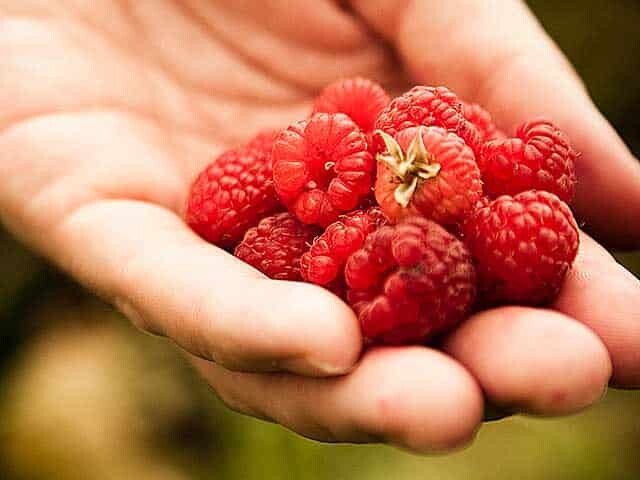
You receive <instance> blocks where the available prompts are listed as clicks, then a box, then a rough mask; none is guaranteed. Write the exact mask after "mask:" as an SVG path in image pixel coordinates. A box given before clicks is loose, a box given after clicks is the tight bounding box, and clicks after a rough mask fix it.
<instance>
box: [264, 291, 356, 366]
mask: <svg viewBox="0 0 640 480" xmlns="http://www.w3.org/2000/svg"><path fill="white" fill-rule="evenodd" d="M270 283H272V285H271V288H274V289H277V290H279V291H282V293H283V295H282V297H283V298H282V301H283V304H282V306H283V307H284V310H285V311H286V312H283V314H285V313H286V314H287V315H289V316H290V317H291V318H292V319H295V324H294V325H292V327H293V328H296V329H297V330H298V331H297V332H296V334H295V335H294V338H293V340H292V341H293V342H295V345H292V348H293V350H294V351H295V354H294V355H292V356H291V357H290V358H288V359H286V360H284V361H283V362H281V366H282V367H283V368H284V369H286V370H289V371H292V372H295V373H299V374H302V375H310V376H321V377H322V376H335V375H343V374H345V373H348V372H350V371H351V370H352V369H353V367H354V365H355V364H356V362H357V361H358V358H359V357H360V352H361V350H362V336H361V333H360V326H359V324H358V320H357V318H356V317H355V314H354V313H353V311H352V310H351V309H350V308H349V307H348V306H347V305H346V304H345V303H344V302H342V301H341V300H340V299H339V298H338V297H337V296H335V295H333V294H332V293H331V292H329V291H327V290H325V289H323V288H320V287H318V286H316V285H311V284H307V283H298V282H270Z"/></svg>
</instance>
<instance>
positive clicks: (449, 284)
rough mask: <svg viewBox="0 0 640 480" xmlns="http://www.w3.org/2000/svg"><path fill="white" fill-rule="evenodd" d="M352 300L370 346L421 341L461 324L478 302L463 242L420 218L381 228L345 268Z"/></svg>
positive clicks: (474, 280) (467, 252)
mask: <svg viewBox="0 0 640 480" xmlns="http://www.w3.org/2000/svg"><path fill="white" fill-rule="evenodd" d="M345 278H346V281H347V285H348V286H349V292H348V294H347V296H348V299H349V302H350V303H351V305H352V307H353V309H354V310H355V311H356V313H357V314H358V317H359V319H360V323H361V326H362V331H363V335H364V337H365V339H366V340H367V341H369V342H376V343H385V344H403V343H414V342H422V341H424V340H427V339H429V338H431V337H433V336H434V335H436V334H439V333H442V332H443V331H445V330H447V329H449V328H451V327H452V326H454V325H455V324H457V323H458V322H460V321H461V320H462V319H463V318H464V317H465V315H466V314H467V312H468V311H469V309H470V307H471V305H472V304H473V301H474V298H475V290H476V286H475V282H476V276H475V269H474V267H473V263H472V261H471V255H470V253H469V251H468V250H467V248H466V247H465V246H464V244H463V243H462V242H461V241H460V240H458V239H456V238H455V237H454V236H453V235H451V234H450V233H449V232H447V231H446V230H445V229H444V228H442V227H441V226H439V225H438V224H436V223H434V222H432V221H430V220H427V219H425V218H421V217H414V218H410V219H407V220H406V221H404V222H403V223H401V224H398V225H395V226H383V227H380V228H379V229H378V230H376V231H375V232H374V233H372V234H370V235H369V236H368V237H367V240H366V242H365V245H364V247H363V248H362V249H360V250H358V251H357V252H355V253H354V254H353V255H351V257H349V260H348V261H347V265H346V268H345Z"/></svg>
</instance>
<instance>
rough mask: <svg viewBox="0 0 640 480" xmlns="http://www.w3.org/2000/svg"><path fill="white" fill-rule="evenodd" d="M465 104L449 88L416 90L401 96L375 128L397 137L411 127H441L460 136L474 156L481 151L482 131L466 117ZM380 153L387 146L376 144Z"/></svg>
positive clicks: (385, 111)
mask: <svg viewBox="0 0 640 480" xmlns="http://www.w3.org/2000/svg"><path fill="white" fill-rule="evenodd" d="M463 110H464V107H463V104H462V102H461V101H460V100H459V99H458V97H457V96H456V94H455V93H453V92H452V91H451V90H449V89H448V88H446V87H424V86H418V87H413V88H412V89H411V90H409V91H408V92H406V93H404V94H402V95H400V96H399V97H397V98H395V99H394V100H392V101H391V103H389V105H387V107H386V108H385V109H384V110H382V112H380V115H379V116H378V120H377V121H376V128H377V129H378V130H382V131H384V132H385V133H388V134H389V135H390V136H392V137H395V136H396V134H397V133H398V132H399V131H401V130H404V129H405V128H409V127H417V126H420V125H423V126H425V127H429V126H435V127H442V128H444V129H445V130H448V131H450V132H453V133H455V134H457V135H458V136H459V137H460V138H462V139H463V140H464V141H465V142H466V144H467V145H469V146H470V147H471V149H472V150H473V151H474V153H476V154H477V153H479V152H480V149H481V147H482V136H481V134H480V131H479V130H478V129H477V128H476V126H475V125H473V124H472V123H471V122H468V121H467V120H466V119H465V117H464V114H463ZM376 146H377V147H378V149H377V151H378V152H379V151H381V150H384V146H383V145H381V144H380V143H379V142H376Z"/></svg>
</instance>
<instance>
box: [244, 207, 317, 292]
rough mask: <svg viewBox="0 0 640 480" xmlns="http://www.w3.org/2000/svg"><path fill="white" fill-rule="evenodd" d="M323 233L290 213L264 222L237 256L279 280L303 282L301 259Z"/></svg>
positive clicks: (249, 234)
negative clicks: (316, 237) (315, 239)
mask: <svg viewBox="0 0 640 480" xmlns="http://www.w3.org/2000/svg"><path fill="white" fill-rule="evenodd" d="M318 233H319V231H318V229H317V228H316V227H314V226H311V225H304V224H302V223H300V222H299V221H298V220H296V218H295V217H294V216H293V215H291V214H290V213H288V212H284V213H278V214H276V215H273V216H271V217H267V218H264V219H262V220H261V221H260V223H259V224H258V226H257V227H253V228H250V229H249V230H248V231H247V233H246V234H245V236H244V239H243V240H242V242H240V244H239V245H238V246H237V247H236V249H235V252H234V255H235V256H236V257H238V258H239V259H240V260H242V261H244V262H246V263H248V264H249V265H251V266H253V267H255V268H257V269H258V270H260V271H261V272H262V273H264V274H265V275H266V276H268V277H269V278H273V279H276V280H301V279H302V277H301V276H300V257H302V254H303V253H304V252H306V251H307V250H308V249H309V245H310V244H311V242H312V241H313V238H314V237H315V236H316V235H318Z"/></svg>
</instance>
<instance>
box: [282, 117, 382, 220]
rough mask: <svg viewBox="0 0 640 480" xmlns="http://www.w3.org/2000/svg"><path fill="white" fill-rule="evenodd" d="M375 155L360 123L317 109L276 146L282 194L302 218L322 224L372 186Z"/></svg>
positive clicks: (355, 203) (352, 204)
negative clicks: (370, 150) (360, 127)
mask: <svg viewBox="0 0 640 480" xmlns="http://www.w3.org/2000/svg"><path fill="white" fill-rule="evenodd" d="M373 169H374V161H373V157H372V156H371V154H370V153H369V152H368V151H367V141H366V140H365V136H364V134H363V133H362V132H361V131H360V129H359V128H358V126H357V125H356V124H355V123H354V122H353V121H352V120H351V119H350V118H349V117H347V116H346V115H345V114H343V113H316V114H315V115H313V116H312V117H311V118H310V119H309V120H308V121H302V122H299V123H296V124H294V125H291V126H290V127H289V128H288V129H286V130H284V131H283V132H281V133H280V135H278V137H277V139H276V142H275V144H274V146H273V179H274V183H275V187H276V191H277V192H278V195H279V196H280V198H281V199H282V201H283V202H284V203H285V204H286V205H287V206H288V207H289V209H290V211H291V212H293V213H294V214H295V215H296V217H298V219H299V220H300V221H301V222H303V223H309V224H311V223H316V224H320V225H323V226H326V225H329V224H330V223H332V222H334V221H336V220H337V219H338V216H339V215H340V214H341V213H344V212H348V211H350V210H353V209H354V208H356V207H357V206H358V203H359V202H360V201H361V200H363V199H364V198H365V197H366V196H367V195H369V194H370V192H371V186H372V183H373Z"/></svg>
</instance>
